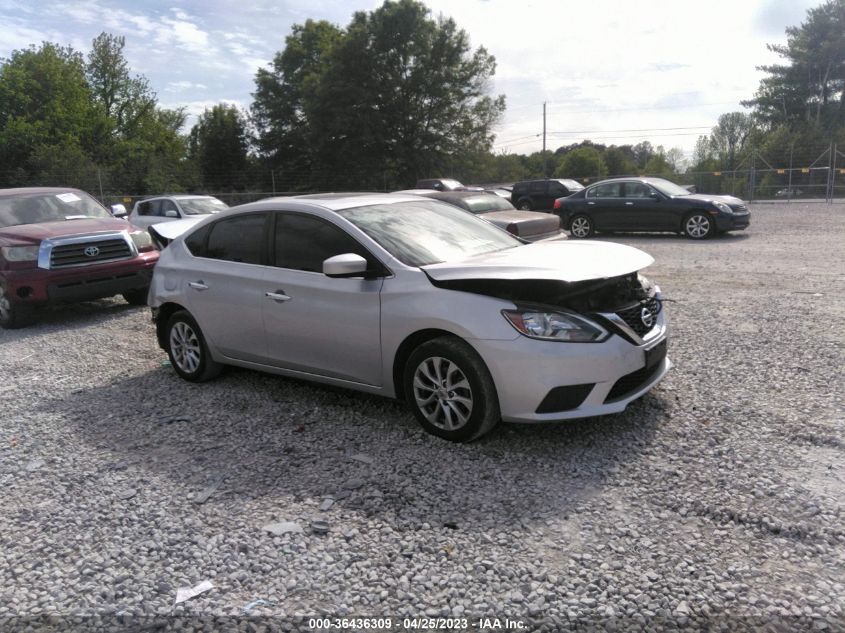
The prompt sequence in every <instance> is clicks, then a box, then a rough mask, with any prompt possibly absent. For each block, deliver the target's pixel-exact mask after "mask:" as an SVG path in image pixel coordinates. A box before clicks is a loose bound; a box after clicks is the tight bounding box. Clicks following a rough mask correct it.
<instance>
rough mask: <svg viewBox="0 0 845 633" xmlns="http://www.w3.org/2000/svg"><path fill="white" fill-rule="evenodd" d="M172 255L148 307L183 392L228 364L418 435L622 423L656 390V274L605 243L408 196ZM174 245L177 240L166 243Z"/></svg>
mask: <svg viewBox="0 0 845 633" xmlns="http://www.w3.org/2000/svg"><path fill="white" fill-rule="evenodd" d="M169 228H170V227H169V226H168V225H159V226H157V227H156V228H155V231H156V233H157V234H158V235H159V237H160V238H161V240H160V241H161V242H169V243H167V246H166V247H165V248H164V250H163V251H162V252H161V255H160V258H159V261H158V264H157V265H156V268H155V271H154V274H153V280H152V286H151V289H150V295H149V302H150V305H151V307H152V309H153V316H154V319H155V322H156V327H157V335H158V341H159V344H160V345H161V347H162V348H163V349H165V350H166V351H167V353H168V354H169V356H170V360H171V363H172V365H173V368H174V369H175V371H176V372H177V373H178V374H179V375H180V376H182V377H183V378H185V379H187V380H191V381H204V380H209V379H211V378H213V377H215V376H217V375H218V374H219V373H220V371H221V369H222V368H223V366H224V365H238V366H241V367H248V368H252V369H258V370H262V371H268V372H273V373H277V374H281V375H285V376H293V377H297V378H305V379H308V380H313V381H317V382H321V383H326V384H331V385H337V386H341V387H348V388H351V389H357V390H360V391H365V392H369V393H375V394H382V395H385V396H388V397H395V398H401V399H405V400H407V401H408V403H409V404H410V406H411V408H412V410H413V412H414V414H415V416H416V417H417V419H418V420H419V422H420V423H421V424H422V426H423V427H424V428H425V429H426V430H427V431H429V432H431V433H433V434H435V435H438V436H440V437H443V438H446V439H449V440H453V441H466V440H472V439H474V438H477V437H479V436H481V435H482V434H484V433H485V432H487V431H489V430H490V429H491V428H492V427H493V426H494V425H495V424H496V423H497V422H498V421H499V420H505V421H508V422H545V421H552V420H564V419H569V418H580V417H586V416H595V415H603V414H606V413H614V412H618V411H622V410H623V409H624V408H625V407H626V406H627V404H628V403H629V402H631V401H632V400H634V399H636V398H639V397H640V396H642V395H643V394H645V393H646V392H647V391H648V390H649V389H651V388H652V387H653V386H654V385H655V384H657V382H658V381H659V380H660V379H661V378H663V376H664V375H665V374H666V372H667V371H668V370H669V368H670V366H671V364H670V362H669V359H668V357H667V355H666V332H667V325H666V319H665V313H664V311H663V310H662V309H661V305H662V304H661V295H660V290H659V289H658V288H657V286H655V285H653V284H651V283H650V282H648V281H647V280H646V279H645V278H644V277H642V276H640V274H639V271H640V270H641V269H643V268H645V267H647V266H648V265H650V264H651V263H652V262H653V259H652V258H651V256H649V255H647V254H646V253H644V252H642V251H640V250H637V249H635V248H631V247H628V246H622V245H619V244H613V243H606V242H589V241H557V240H552V241H548V242H537V243H534V244H528V245H525V244H523V243H522V242H520V241H519V240H517V239H516V238H514V237H513V236H511V235H509V234H508V233H506V232H504V231H501V230H500V229H498V228H496V227H494V226H492V225H490V224H489V223H487V222H485V221H483V220H481V219H479V218H477V217H475V216H473V215H471V214H469V213H466V212H465V211H462V210H461V209H458V208H456V207H453V206H451V205H448V204H445V203H442V202H438V201H436V200H428V199H423V198H420V197H418V196H412V195H410V196H409V195H392V194H324V195H317V196H302V197H293V198H272V199H268V200H262V201H260V202H254V203H251V204H246V205H243V206H240V207H236V208H234V209H230V210H229V211H227V212H224V213H222V214H219V215H216V216H212V217H209V218H206V219H204V220H201V221H199V222H197V223H196V224H195V225H191V226H186V225H184V223H183V226H182V227H176V226H174V228H173V230H168V229H169ZM183 230H184V231H185V232H184V233H183V234H182V235H177V234H178V233H179V232H180V231H183Z"/></svg>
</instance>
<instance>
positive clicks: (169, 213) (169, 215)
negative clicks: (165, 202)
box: [164, 209, 179, 218]
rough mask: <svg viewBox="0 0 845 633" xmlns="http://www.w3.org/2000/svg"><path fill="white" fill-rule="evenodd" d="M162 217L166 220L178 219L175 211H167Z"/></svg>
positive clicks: (177, 213)
mask: <svg viewBox="0 0 845 633" xmlns="http://www.w3.org/2000/svg"><path fill="white" fill-rule="evenodd" d="M164 217H166V218H178V217H179V212H178V211H177V210H176V209H168V210H167V211H165V212H164Z"/></svg>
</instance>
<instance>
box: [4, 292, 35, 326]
mask: <svg viewBox="0 0 845 633" xmlns="http://www.w3.org/2000/svg"><path fill="white" fill-rule="evenodd" d="M34 320H35V318H34V310H33V309H32V307H31V306H25V305H21V304H19V303H15V302H14V301H12V300H11V299H9V297H8V296H7V295H6V286H5V285H3V284H0V327H2V328H4V329H6V330H16V329H18V328H22V327H26V326H28V325H32V323H33V321H34Z"/></svg>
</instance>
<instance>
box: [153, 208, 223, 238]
mask: <svg viewBox="0 0 845 633" xmlns="http://www.w3.org/2000/svg"><path fill="white" fill-rule="evenodd" d="M209 217H211V214H204V215H196V216H191V217H190V218H185V219H184V220H173V221H171V222H158V223H156V224H153V225H152V226H150V228H149V229H148V230H152V231H155V232H156V233H157V234H158V235H160V236H161V237H163V238H165V239H166V240H168V241H169V240H174V239H176V238H177V237H179V236H180V235H182V233H185V232H186V231H189V230H190V229H192V228H193V227H194V226H195V225H197V224H199V223H200V222H202V221H203V220H205V219H206V218H209Z"/></svg>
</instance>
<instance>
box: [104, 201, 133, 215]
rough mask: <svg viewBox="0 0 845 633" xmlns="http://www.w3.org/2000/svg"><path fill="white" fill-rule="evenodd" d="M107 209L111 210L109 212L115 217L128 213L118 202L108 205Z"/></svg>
mask: <svg viewBox="0 0 845 633" xmlns="http://www.w3.org/2000/svg"><path fill="white" fill-rule="evenodd" d="M109 210H110V211H111V214H112V215H113V216H114V217H116V218H125V217H126V216H127V215H129V214H128V213H127V212H126V207H124V206H123V205H122V204H120V203H118V204H113V205H111V206H110V207H109Z"/></svg>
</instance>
